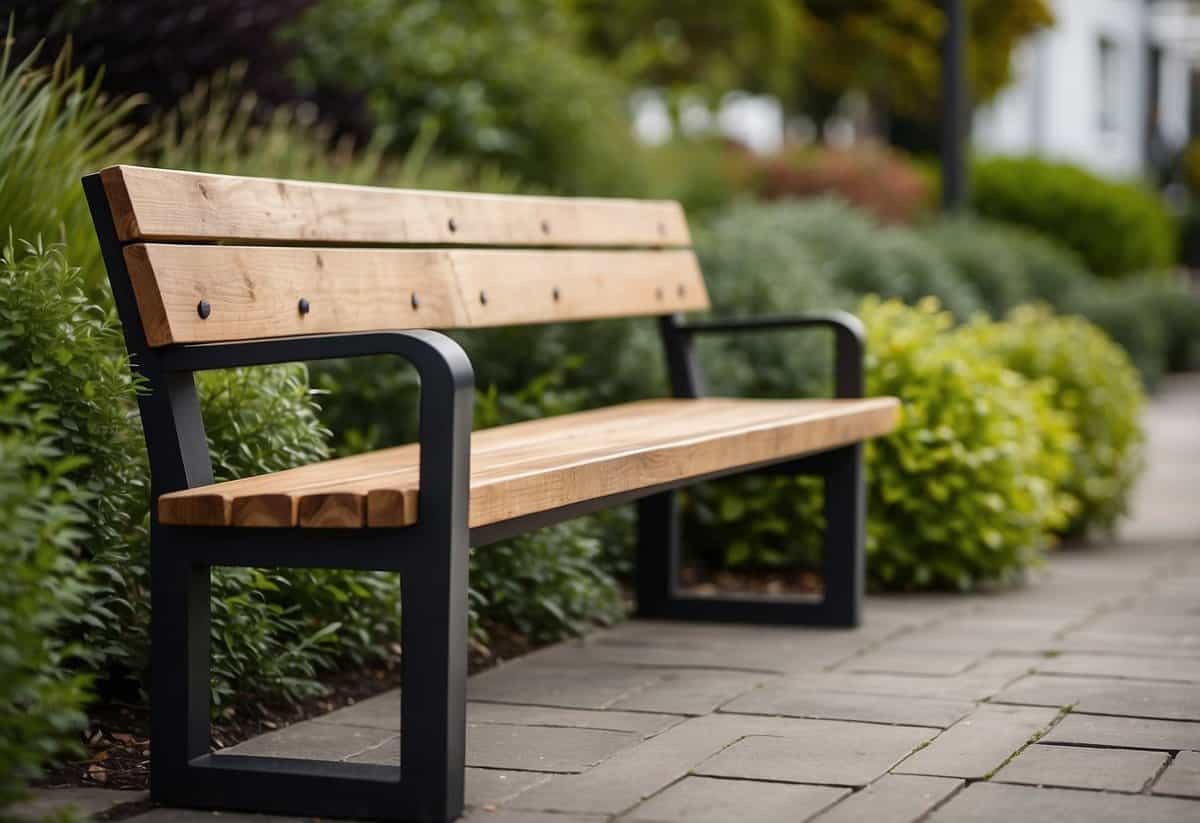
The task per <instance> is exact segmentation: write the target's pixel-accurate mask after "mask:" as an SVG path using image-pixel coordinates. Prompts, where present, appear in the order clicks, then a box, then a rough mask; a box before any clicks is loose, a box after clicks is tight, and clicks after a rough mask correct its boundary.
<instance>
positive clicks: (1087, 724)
mask: <svg viewBox="0 0 1200 823" xmlns="http://www.w3.org/2000/svg"><path fill="white" fill-rule="evenodd" d="M1042 742H1045V743H1074V744H1077V745H1083V746H1108V747H1111V748H1116V749H1120V748H1125V749H1157V750H1159V751H1179V750H1180V749H1198V750H1200V723H1184V722H1181V721H1175V720H1147V719H1145V718H1140V717H1106V716H1103V715H1095V714H1075V713H1071V714H1069V715H1067V716H1066V717H1064V718H1063V719H1062V722H1060V723H1059V724H1058V725H1057V726H1055V727H1054V728H1053V729H1052V730H1051V731H1050V733H1049V734H1048V735H1046V736H1045V737H1044V738H1043V739H1042Z"/></svg>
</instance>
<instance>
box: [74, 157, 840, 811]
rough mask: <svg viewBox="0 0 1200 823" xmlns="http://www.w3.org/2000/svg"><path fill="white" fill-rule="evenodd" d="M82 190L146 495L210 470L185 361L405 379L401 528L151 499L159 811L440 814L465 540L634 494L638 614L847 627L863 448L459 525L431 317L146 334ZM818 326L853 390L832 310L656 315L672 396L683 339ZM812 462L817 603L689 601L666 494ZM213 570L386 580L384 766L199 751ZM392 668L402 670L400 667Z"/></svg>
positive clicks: (451, 375) (459, 462) (456, 747)
mask: <svg viewBox="0 0 1200 823" xmlns="http://www.w3.org/2000/svg"><path fill="white" fill-rule="evenodd" d="M83 186H84V191H85V194H86V196H87V200H88V205H89V208H90V210H91V213H92V219H93V221H94V223H95V226H96V232H97V235H98V238H99V241H100V249H101V253H102V256H103V259H104V263H105V266H106V268H107V270H108V277H109V282H110V283H111V285H112V290H113V296H114V300H115V303H116V307H117V312H118V314H119V316H120V319H121V324H122V326H123V329H124V334H125V344H126V348H127V350H128V352H129V355H130V359H131V364H132V368H133V370H134V371H135V373H136V374H137V375H138V376H140V378H141V379H142V380H143V381H144V389H145V390H144V391H143V392H142V393H141V394H140V395H139V398H138V404H139V411H140V413H141V418H142V423H143V428H144V431H145V439H146V448H147V451H148V453H149V457H150V471H151V495H152V499H154V500H157V499H158V497H159V496H160V495H162V494H165V493H168V492H172V491H178V490H181V489H187V488H193V487H195V486H201V485H206V484H209V483H212V482H213V472H212V462H211V459H210V456H209V453H208V446H207V439H206V437H205V432H204V423H203V420H202V419H201V413H200V403H199V398H198V396H197V393H196V385H195V381H194V378H193V373H194V372H197V371H204V370H209V369H226V368H235V367H240V366H255V365H266V364H271V363H283V362H295V361H309V360H321V359H329V358H342V357H356V356H362V355H379V354H388V355H395V356H398V357H400V358H402V359H404V360H407V361H408V362H409V363H411V364H412V365H413V366H414V367H415V368H416V370H417V372H418V375H419V377H420V382H421V393H420V401H419V402H420V432H419V436H420V443H421V450H420V467H419V485H420V489H421V494H420V496H419V502H418V517H417V522H416V524H415V525H413V526H408V527H403V528H372V529H331V528H303V529H301V528H281V529H255V528H244V527H198V526H171V525H166V524H163V523H160V522H159V521H158V514H157V510H156V509H157V507H151V525H150V544H151V608H152V614H153V622H152V628H151V643H152V649H151V666H152V680H151V733H152V738H153V747H152V755H151V778H152V783H151V794H152V797H153V799H154V800H155V801H156V802H158V803H162V804H166V805H172V806H189V807H196V808H211V809H246V810H253V811H260V812H273V813H277V814H297V815H305V816H323V817H324V816H329V817H370V818H377V819H386V820H414V821H449V820H453V819H455V818H456V817H458V815H459V814H461V812H462V809H463V779H464V774H465V771H464V767H465V714H466V665H467V648H466V642H467V567H468V553H469V547H470V546H483V545H487V544H488V543H492V542H495V541H496V540H501V539H504V538H506V537H510V536H513V535H516V534H521V533H524V532H528V531H530V530H533V529H536V528H540V527H542V526H546V525H550V524H552V523H557V522H560V521H563V520H567V519H570V518H573V517H577V516H579V515H582V514H587V513H588V512H591V511H596V510H599V509H602V508H607V507H611V506H613V505H617V504H620V503H625V502H630V501H633V500H637V499H639V498H641V502H640V503H639V509H638V511H639V558H638V560H639V572H638V581H637V592H638V603H639V610H640V612H641V613H642V614H644V615H648V616H656V617H678V618H686V619H711V620H739V621H770V622H782V623H826V624H838V625H853V624H854V623H856V622H857V620H858V611H859V602H860V599H861V591H862V517H863V494H862V471H861V449H860V447H859V446H849V447H845V448H842V449H838V450H835V451H831V452H828V453H825V454H818V455H813V456H808V457H803V458H800V459H791V460H787V461H772V462H771V463H767V464H762V465H758V466H750V467H741V468H738V469H732V470H729V471H724V472H718V473H716V474H713V475H708V476H705V477H701V478H697V477H692V478H687V479H685V480H680V481H678V482H675V483H668V484H663V485H662V486H656V487H653V488H646V489H639V490H636V491H632V492H628V493H623V494H617V495H612V496H609V497H605V498H601V499H597V500H589V501H584V502H581V503H576V504H572V505H568V506H563V507H560V508H557V509H553V510H551V511H547V512H540V513H537V514H533V515H529V516H526V517H520V518H516V519H513V520H510V521H506V522H502V523H497V524H492V525H489V526H484V527H480V528H477V529H469V527H468V520H467V506H468V499H469V477H470V453H469V452H470V432H471V415H472V398H473V386H474V375H473V371H472V368H471V363H470V360H469V359H468V357H467V355H466V353H465V352H463V350H462V349H461V348H460V347H459V346H458V344H457V343H455V342H454V341H453V340H451V339H450V338H448V337H446V336H445V335H442V334H439V333H437V332H433V331H425V330H415V331H394V332H365V333H350V334H328V335H313V336H304V337H287V338H278V339H269V340H250V341H243V342H233V343H209V344H193V345H172V346H167V347H162V348H151V347H150V346H149V344H148V343H147V341H146V338H145V334H144V331H143V327H142V322H141V317H140V312H139V310H138V305H137V300H136V297H135V295H134V291H133V286H132V283H131V281H130V277H129V272H128V270H127V268H126V265H125V258H124V252H123V244H122V243H121V242H120V241H119V239H118V236H117V233H116V229H115V226H114V223H113V217H112V212H111V210H110V207H109V204H108V200H107V197H106V195H105V192H104V189H103V185H102V183H101V181H100V177H99V175H98V174H92V175H88V176H87V177H85V178H84V179H83ZM813 325H821V326H827V327H830V328H833V329H834V331H835V332H836V334H837V350H836V351H837V388H838V394H839V396H844V397H857V396H861V394H862V362H861V355H862V347H861V335H860V331H859V328H858V325H857V320H855V319H854V318H853V317H851V316H849V315H842V314H832V315H823V316H818V317H809V318H761V319H757V320H745V321H732V322H726V323H705V324H693V325H684V324H683V323H682V322H680V321H679V319H678V318H675V317H664V318H662V319H661V331H662V336H663V343H664V347H665V351H666V354H667V357H668V362H669V366H670V375H671V382H672V387H673V389H674V392H675V394H676V395H677V396H681V397H698V396H700V394H701V393H702V375H701V372H700V369H699V367H698V365H697V364H696V362H695V359H694V356H693V354H692V349H691V340H692V337H693V336H694V335H696V334H705V333H717V332H742V331H753V330H770V329H783V328H797V327H804V326H813ZM754 470H764V471H785V472H796V473H805V472H808V473H818V474H821V475H822V476H823V477H825V483H826V496H825V510H826V518H827V521H828V523H829V529H828V533H827V535H826V547H827V551H826V591H827V596H826V597H825V599H824V601H823V602H822V603H795V602H769V601H763V600H758V599H749V598H742V599H727V600H709V599H703V600H700V599H689V598H686V597H682V596H679V595H678V594H677V592H676V590H675V585H674V575H675V573H676V570H677V560H678V553H679V526H678V512H677V504H676V498H675V493H674V490H675V489H677V488H679V487H681V486H684V485H689V484H692V483H696V482H700V481H701V480H706V479H712V478H715V477H719V476H725V475H729V474H738V473H744V472H746V471H754ZM214 566H256V567H289V568H345V569H362V570H390V571H398V572H400V575H401V583H400V587H401V606H402V608H403V611H404V621H403V624H402V630H401V631H402V637H401V641H402V647H403V655H402V663H401V666H402V672H401V676H402V684H403V688H402V692H401V707H400V721H401V728H402V730H403V731H402V734H401V758H400V766H399V768H396V767H390V766H379V765H369V764H359V763H345V762H320V761H309V760H298V759H287V758H274V757H248V756H239V755H212V754H210V753H209V735H210V730H209V713H210V703H209V621H210V613H209V587H210V569H211V568H212V567H214ZM410 674H411V675H412V676H410Z"/></svg>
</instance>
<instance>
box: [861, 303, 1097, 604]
mask: <svg viewBox="0 0 1200 823" xmlns="http://www.w3.org/2000/svg"><path fill="white" fill-rule="evenodd" d="M860 311H861V316H862V319H863V322H864V323H865V324H866V326H867V394H869V395H894V396H896V397H899V398H900V402H901V405H902V409H903V413H902V416H901V422H900V426H899V428H898V429H897V431H896V432H895V433H893V434H891V435H890V436H888V437H885V438H881V439H879V440H874V441H871V443H870V444H869V445H868V446H867V463H868V467H869V468H868V470H869V472H870V477H871V483H870V494H869V498H870V499H869V503H868V506H869V509H868V511H869V512H870V517H869V521H868V530H867V535H868V537H867V551H868V558H869V561H868V564H869V569H870V574H871V578H872V580H874V581H876V582H877V583H878V584H881V585H883V586H885V587H888V588H896V587H900V588H925V587H930V586H934V587H955V588H959V589H967V588H971V587H972V586H974V585H976V584H978V583H980V582H983V581H987V580H1004V579H1007V578H1010V577H1011V576H1013V575H1014V574H1016V573H1018V572H1019V571H1020V570H1021V569H1023V568H1024V567H1025V566H1026V565H1028V564H1029V563H1030V562H1033V561H1035V560H1036V557H1037V550H1038V549H1039V548H1040V547H1042V546H1043V545H1044V544H1045V542H1046V541H1045V537H1044V535H1045V534H1046V532H1047V530H1049V529H1059V528H1061V527H1062V526H1063V525H1064V523H1065V522H1066V518H1067V516H1068V515H1069V501H1068V500H1067V499H1066V498H1065V497H1064V496H1063V495H1061V494H1058V493H1056V490H1057V488H1058V487H1059V484H1060V483H1061V482H1062V480H1063V477H1064V476H1065V474H1066V472H1067V471H1068V469H1069V467H1070V462H1069V449H1070V447H1071V443H1072V442H1073V439H1074V438H1073V433H1072V431H1071V428H1070V425H1069V422H1068V420H1067V419H1066V418H1065V416H1064V415H1063V414H1062V413H1061V412H1059V411H1058V410H1057V409H1056V408H1055V406H1054V389H1053V387H1052V386H1051V385H1050V384H1049V383H1047V382H1045V381H1030V380H1027V379H1025V378H1024V377H1022V376H1021V375H1019V374H1017V373H1016V372H1014V371H1010V370H1009V369H1007V368H1006V367H1005V366H1004V364H1003V363H1002V362H1001V361H1000V360H999V359H998V358H995V357H989V356H988V353H987V351H986V350H985V349H984V348H982V347H981V346H978V345H976V344H975V342H974V340H973V338H972V336H971V335H969V334H964V333H961V332H953V331H950V327H951V323H952V321H951V319H950V316H949V315H948V314H946V313H944V312H939V311H938V310H937V308H936V304H931V303H929V302H925V303H922V304H921V305H920V306H917V307H914V308H906V307H904V306H901V305H899V304H897V303H879V302H878V301H876V300H873V299H870V298H868V300H867V301H866V302H865V303H864V304H863V306H862V308H861V310H860Z"/></svg>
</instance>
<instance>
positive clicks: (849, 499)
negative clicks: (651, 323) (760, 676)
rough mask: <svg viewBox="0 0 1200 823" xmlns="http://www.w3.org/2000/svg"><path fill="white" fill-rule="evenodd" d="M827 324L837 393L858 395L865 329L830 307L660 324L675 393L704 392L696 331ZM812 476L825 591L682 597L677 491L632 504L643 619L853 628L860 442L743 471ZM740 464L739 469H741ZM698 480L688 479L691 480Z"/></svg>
mask: <svg viewBox="0 0 1200 823" xmlns="http://www.w3.org/2000/svg"><path fill="white" fill-rule="evenodd" d="M810 328H825V329H830V330H832V331H833V333H834V393H835V394H836V396H837V397H847V398H849V397H862V396H863V330H862V324H861V323H860V322H859V320H858V318H856V317H855V316H854V315H851V314H847V313H845V312H828V313H824V314H813V315H804V316H793V317H754V318H744V319H734V320H723V321H710V322H698V323H685V322H684V321H683V319H682V318H680V317H677V316H667V317H663V318H661V319H660V321H659V332H660V334H661V336H662V340H663V346H664V348H665V349H666V355H667V370H668V373H669V375H670V379H671V389H672V391H673V392H674V394H675V396H676V397H701V396H703V394H704V376H703V372H702V370H701V368H700V365H699V363H698V362H697V360H696V355H695V351H694V347H693V345H692V343H693V338H694V337H695V336H696V335H699V334H744V333H751V332H768V331H793V330H798V329H810ZM755 469H757V470H765V471H771V472H774V473H781V474H812V475H817V476H819V477H821V478H822V480H823V481H824V492H825V494H824V513H825V535H824V559H823V560H824V592H823V595H822V597H821V598H820V599H819V600H815V601H814V600H813V599H811V598H801V597H794V596H793V597H783V596H756V595H737V596H724V597H709V596H695V595H686V594H684V593H682V592H681V590H680V586H679V582H678V580H679V565H680V560H681V548H680V524H679V500H678V495H677V494H676V492H675V491H674V490H667V491H661V492H658V493H656V494H652V495H650V496H648V497H644V498H643V499H641V500H640V501H639V502H638V535H637V580H636V590H637V608H638V615H639V616H641V617H656V618H671V619H677V620H728V621H737V622H743V623H787V624H812V625H824V626H847V627H852V626H857V625H858V624H859V622H860V620H861V613H862V597H863V589H864V586H865V579H866V560H865V551H864V543H863V539H864V525H865V520H866V494H865V488H864V480H863V456H862V444H861V443H856V444H853V445H850V446H843V447H841V448H838V449H834V450H831V451H827V452H823V453H820V454H816V455H812V456H808V457H803V458H800V459H792V460H787V461H782V462H776V463H772V464H769V465H767V466H764V467H751V468H750V469H749V470H748V471H753V470H755ZM745 471H747V470H742V471H741V472H739V473H744V472H745ZM692 482H694V481H692Z"/></svg>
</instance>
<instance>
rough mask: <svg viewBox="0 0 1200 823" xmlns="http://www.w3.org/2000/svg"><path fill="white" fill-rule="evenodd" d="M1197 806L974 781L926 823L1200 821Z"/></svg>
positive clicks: (1146, 797) (1171, 800) (1143, 797)
mask: <svg viewBox="0 0 1200 823" xmlns="http://www.w3.org/2000/svg"><path fill="white" fill-rule="evenodd" d="M1197 815H1200V805H1198V804H1197V803H1196V802H1195V801H1191V800H1177V799H1175V798H1168V797H1151V796H1149V795H1131V794H1111V793H1108V792H1092V791H1083V790H1080V789H1039V788H1034V787H1032V786H1014V785H1009V784H1004V783H975V784H973V785H971V786H968V787H967V788H965V789H963V790H962V791H961V792H959V793H958V794H957V795H955V796H954V797H952V798H950V801H949V802H948V803H946V805H944V806H942V807H941V808H939V809H938V810H937V811H935V812H934V813H933V815H931V816H930V818H929V821H930V823H1013V821H1028V823H1057V822H1058V821H1086V823H1130V822H1131V821H1137V822H1138V823H1187V821H1195V820H1197V819H1200V817H1198V816H1197Z"/></svg>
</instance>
